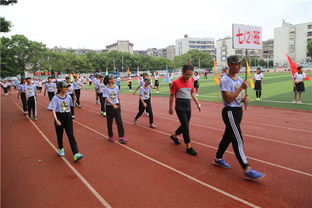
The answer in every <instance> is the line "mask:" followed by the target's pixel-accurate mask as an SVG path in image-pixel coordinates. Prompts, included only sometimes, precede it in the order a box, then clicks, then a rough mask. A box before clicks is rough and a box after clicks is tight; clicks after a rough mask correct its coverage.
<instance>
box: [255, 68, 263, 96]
mask: <svg viewBox="0 0 312 208" xmlns="http://www.w3.org/2000/svg"><path fill="white" fill-rule="evenodd" d="M254 80H255V91H256V100H260V98H261V90H262V86H261V85H262V80H263V74H262V73H261V69H260V68H257V73H256V74H255V75H254Z"/></svg>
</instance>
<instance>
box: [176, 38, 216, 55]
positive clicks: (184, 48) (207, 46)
mask: <svg viewBox="0 0 312 208" xmlns="http://www.w3.org/2000/svg"><path fill="white" fill-rule="evenodd" d="M193 49H197V50H201V51H204V52H207V53H209V54H210V55H212V56H213V57H215V56H216V49H215V40H214V38H189V37H188V35H184V38H182V39H178V40H176V45H175V55H176V56H180V55H182V54H185V53H187V52H188V51H189V50H193Z"/></svg>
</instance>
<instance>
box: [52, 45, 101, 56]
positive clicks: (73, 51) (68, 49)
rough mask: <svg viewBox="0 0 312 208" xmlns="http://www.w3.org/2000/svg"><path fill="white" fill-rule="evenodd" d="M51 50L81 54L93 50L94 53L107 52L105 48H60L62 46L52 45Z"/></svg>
mask: <svg viewBox="0 0 312 208" xmlns="http://www.w3.org/2000/svg"><path fill="white" fill-rule="evenodd" d="M51 50H53V51H57V52H70V53H75V54H78V55H81V54H86V53H88V52H91V51H94V52H96V53H104V52H107V51H106V50H92V49H85V48H79V49H74V48H62V47H60V48H59V47H54V48H52V49H51Z"/></svg>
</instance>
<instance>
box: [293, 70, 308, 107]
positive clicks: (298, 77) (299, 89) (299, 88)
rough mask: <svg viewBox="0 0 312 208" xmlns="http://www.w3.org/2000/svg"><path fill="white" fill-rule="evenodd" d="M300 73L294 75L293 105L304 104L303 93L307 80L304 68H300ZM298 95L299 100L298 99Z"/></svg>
mask: <svg viewBox="0 0 312 208" xmlns="http://www.w3.org/2000/svg"><path fill="white" fill-rule="evenodd" d="M297 69H298V72H296V73H295V74H294V93H295V95H294V100H293V103H297V104H302V93H303V92H304V91H305V89H304V83H303V82H304V81H305V80H306V78H307V75H306V73H304V72H303V67H302V66H298V68H297ZM297 95H298V99H297Z"/></svg>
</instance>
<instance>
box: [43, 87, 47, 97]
mask: <svg viewBox="0 0 312 208" xmlns="http://www.w3.org/2000/svg"><path fill="white" fill-rule="evenodd" d="M46 93H47V85H45V88H44V92H43V96H46Z"/></svg>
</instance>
